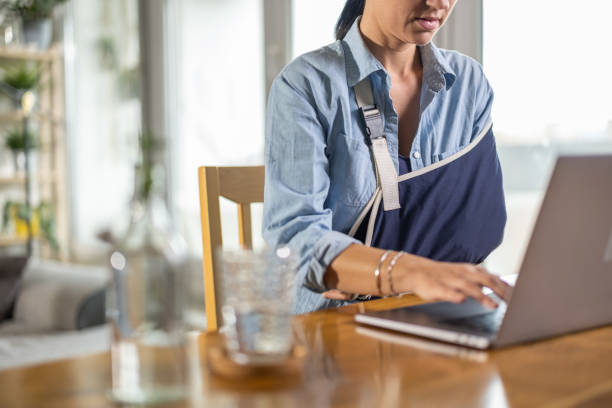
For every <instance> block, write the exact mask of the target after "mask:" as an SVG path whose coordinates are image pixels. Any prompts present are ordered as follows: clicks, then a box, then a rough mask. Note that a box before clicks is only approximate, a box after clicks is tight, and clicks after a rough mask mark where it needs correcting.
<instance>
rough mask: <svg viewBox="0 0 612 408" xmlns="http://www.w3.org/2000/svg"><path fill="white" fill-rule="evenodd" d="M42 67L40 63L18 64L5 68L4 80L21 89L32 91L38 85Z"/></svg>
mask: <svg viewBox="0 0 612 408" xmlns="http://www.w3.org/2000/svg"><path fill="white" fill-rule="evenodd" d="M39 79H40V67H39V65H38V64H27V63H22V64H17V65H11V66H9V67H6V68H4V72H3V75H2V82H4V83H5V84H7V85H10V86H12V87H13V88H15V89H18V90H20V91H30V90H32V89H34V88H35V87H36V86H37V85H38V81H39Z"/></svg>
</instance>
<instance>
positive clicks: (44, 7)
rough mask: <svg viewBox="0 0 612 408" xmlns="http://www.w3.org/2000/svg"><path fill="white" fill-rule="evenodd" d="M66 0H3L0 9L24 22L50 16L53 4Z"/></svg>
mask: <svg viewBox="0 0 612 408" xmlns="http://www.w3.org/2000/svg"><path fill="white" fill-rule="evenodd" d="M65 2H66V0H5V1H2V2H1V3H0V10H2V11H4V12H5V13H10V14H13V15H16V16H18V17H21V19H22V20H23V21H24V22H30V21H38V20H42V19H45V18H49V17H51V14H52V13H53V9H54V8H55V6H57V5H59V4H62V3H65Z"/></svg>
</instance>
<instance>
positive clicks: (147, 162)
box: [136, 132, 163, 200]
mask: <svg viewBox="0 0 612 408" xmlns="http://www.w3.org/2000/svg"><path fill="white" fill-rule="evenodd" d="M138 144H139V147H140V151H139V156H140V157H139V163H138V164H137V166H136V169H137V170H136V171H137V172H138V174H137V180H139V182H140V185H139V186H138V189H139V191H137V195H138V198H140V199H141V200H146V199H147V198H149V195H150V194H151V189H152V187H153V168H154V165H155V159H156V157H155V156H156V154H158V153H159V152H160V151H161V149H162V147H163V140H162V139H160V138H157V137H155V136H154V135H153V133H151V132H141V133H140V134H139V135H138Z"/></svg>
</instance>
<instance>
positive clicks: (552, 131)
mask: <svg viewBox="0 0 612 408" xmlns="http://www.w3.org/2000/svg"><path fill="white" fill-rule="evenodd" d="M611 12H612V3H611V2H610V1H609V0H591V1H588V2H560V1H556V0H538V1H532V0H513V1H512V2H497V1H488V2H484V18H483V21H484V26H483V37H484V38H483V39H484V49H483V57H484V61H483V64H484V69H485V72H486V74H487V76H488V78H489V80H490V82H491V85H492V87H493V89H494V90H495V104H494V109H493V122H494V129H495V133H496V137H497V142H498V148H499V154H500V160H501V162H502V167H503V171H504V184H505V190H506V198H507V206H508V213H509V214H508V215H509V220H508V226H507V229H506V235H505V239H504V244H503V245H502V247H500V249H499V250H498V251H496V252H495V253H494V254H493V255H492V256H491V258H490V262H489V267H490V268H491V269H494V270H496V271H499V272H502V273H505V272H515V271H518V268H519V265H518V262H519V261H520V259H521V256H520V254H521V253H522V251H523V250H524V249H525V247H526V245H527V241H528V238H529V236H530V234H531V229H532V225H533V222H534V221H535V218H536V216H537V212H538V209H539V204H540V202H541V199H542V196H543V192H544V190H545V187H546V184H547V181H548V177H549V175H550V171H551V169H552V166H553V164H554V160H555V157H556V156H557V155H558V154H564V153H576V154H580V153H597V152H610V151H612V108H611V106H612V81H610V79H609V77H610V68H611V67H612V52H610V44H609V42H610V39H612V25H611V24H610V23H609V21H608V20H609V16H610V13H611ZM568 188H571V187H568Z"/></svg>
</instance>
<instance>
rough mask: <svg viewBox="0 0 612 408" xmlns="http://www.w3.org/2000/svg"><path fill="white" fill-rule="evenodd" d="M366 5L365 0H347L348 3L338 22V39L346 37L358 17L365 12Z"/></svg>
mask: <svg viewBox="0 0 612 408" xmlns="http://www.w3.org/2000/svg"><path fill="white" fill-rule="evenodd" d="M364 7H365V0H346V4H345V5H344V8H343V9H342V13H340V17H339V18H338V22H337V23H336V40H342V39H343V38H344V36H345V35H346V33H348V30H350V29H351V26H352V25H353V23H354V22H355V20H356V19H357V17H359V16H360V15H362V14H363V8H364Z"/></svg>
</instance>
